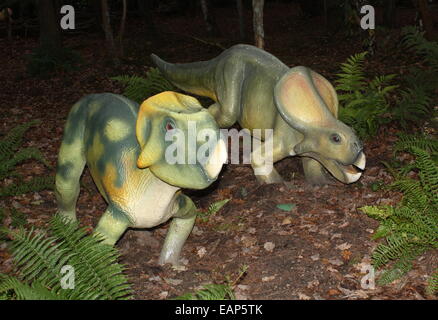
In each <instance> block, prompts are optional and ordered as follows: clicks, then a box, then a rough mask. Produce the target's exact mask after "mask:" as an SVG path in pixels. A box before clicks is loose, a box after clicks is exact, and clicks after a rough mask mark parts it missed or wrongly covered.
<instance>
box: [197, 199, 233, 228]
mask: <svg viewBox="0 0 438 320" xmlns="http://www.w3.org/2000/svg"><path fill="white" fill-rule="evenodd" d="M228 201H230V199H224V200H219V201H216V202H214V203H212V204H211V205H210V206H209V207H208V209H207V211H205V212H202V211H198V212H197V215H198V217H199V218H200V219H201V220H202V221H204V222H206V221H207V220H208V219H209V218H210V217H211V216H212V215H214V214H216V213H217V212H218V211H219V210H220V209H222V207H223V206H224V205H226V204H227V203H228Z"/></svg>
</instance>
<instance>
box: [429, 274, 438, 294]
mask: <svg viewBox="0 0 438 320" xmlns="http://www.w3.org/2000/svg"><path fill="white" fill-rule="evenodd" d="M435 292H438V269H436V270H435V272H434V274H433V275H432V276H431V277H430V278H429V281H428V286H427V293H428V294H430V295H433V294H434V293H435Z"/></svg>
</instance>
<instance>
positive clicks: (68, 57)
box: [26, 47, 82, 77]
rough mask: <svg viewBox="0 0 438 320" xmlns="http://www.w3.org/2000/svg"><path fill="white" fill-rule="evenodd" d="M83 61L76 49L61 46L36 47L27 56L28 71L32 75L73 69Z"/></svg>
mask: <svg viewBox="0 0 438 320" xmlns="http://www.w3.org/2000/svg"><path fill="white" fill-rule="evenodd" d="M81 61H82V58H81V57H80V56H79V55H78V54H77V53H76V52H74V51H72V50H70V49H67V48H59V49H56V50H51V51H48V50H47V49H45V48H41V47H38V48H36V49H35V50H34V51H33V52H32V53H31V54H30V55H29V56H28V57H27V66H26V67H27V72H28V73H29V74H30V75H31V76H43V77H44V76H47V75H48V74H50V73H51V72H53V71H56V70H61V71H67V72H69V71H73V70H74V69H75V68H76V67H77V66H78V65H79V64H80V63H81Z"/></svg>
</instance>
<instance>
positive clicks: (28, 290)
mask: <svg viewBox="0 0 438 320" xmlns="http://www.w3.org/2000/svg"><path fill="white" fill-rule="evenodd" d="M50 231H51V233H52V235H46V234H45V233H43V232H41V233H36V232H34V231H33V230H31V231H29V232H27V231H25V230H24V229H20V230H19V231H9V234H10V236H11V238H12V241H11V245H10V249H11V251H12V254H13V257H14V261H15V265H16V268H17V271H18V274H19V278H16V279H14V278H11V277H8V278H6V279H3V280H4V281H0V293H2V292H4V291H9V290H13V291H14V292H15V294H16V295H17V297H18V298H23V299H27V298H28V297H32V298H33V299H36V298H49V299H54V298H57V299H70V300H78V299H80V300H95V299H112V300H113V299H129V298H130V297H131V289H130V286H129V284H128V282H127V278H126V276H125V275H124V274H123V271H124V267H123V266H121V265H119V264H118V263H117V259H118V257H119V255H118V252H117V250H116V249H115V248H114V247H112V246H109V245H105V244H102V243H101V239H99V238H98V237H96V236H88V235H87V234H86V232H85V230H84V229H78V228H77V224H75V223H70V222H69V221H68V220H65V218H61V217H59V216H55V217H53V219H52V220H51V228H50ZM67 265H68V266H70V267H71V268H72V270H74V275H75V277H74V288H73V289H69V288H63V287H62V279H63V274H62V273H61V271H62V268H63V267H64V266H67ZM0 280H1V279H0ZM17 281H18V282H17Z"/></svg>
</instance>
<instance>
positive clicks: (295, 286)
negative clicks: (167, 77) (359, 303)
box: [0, 3, 438, 299]
mask: <svg viewBox="0 0 438 320" xmlns="http://www.w3.org/2000/svg"><path fill="white" fill-rule="evenodd" d="M246 15H247V20H248V26H247V27H248V30H249V23H250V20H251V19H250V18H251V17H250V13H249V12H247V13H246ZM216 16H217V22H218V25H219V29H220V30H221V33H222V35H221V36H220V37H215V38H212V37H206V35H205V31H204V30H205V27H204V25H203V23H202V19H201V18H200V17H199V16H198V17H196V19H195V18H193V17H190V16H176V15H174V16H172V15H160V16H155V18H154V23H155V25H156V28H157V30H159V32H158V33H157V35H155V36H152V35H151V34H150V30H149V26H150V22H148V21H143V20H140V19H131V20H130V22H129V24H128V26H127V27H128V30H127V32H126V34H127V38H126V50H125V51H126V52H125V53H126V59H125V60H124V61H123V64H122V66H120V67H119V68H113V67H111V66H110V65H109V64H108V63H107V62H106V59H105V52H104V50H103V47H104V44H103V40H102V38H101V36H100V35H99V34H82V35H72V36H69V37H66V38H65V44H66V45H67V46H68V47H70V48H72V49H74V50H76V51H77V52H79V53H80V55H81V56H82V58H83V61H84V62H83V64H82V65H81V66H80V67H79V68H78V69H77V70H75V71H72V72H69V73H64V72H57V73H55V74H54V75H53V76H52V77H50V78H47V79H39V78H33V77H30V76H28V75H27V74H26V69H25V58H24V57H25V55H26V54H29V53H30V52H31V51H32V49H34V48H35V47H36V45H37V41H36V39H22V38H16V39H14V40H13V41H11V42H8V41H7V40H6V39H0V54H1V57H3V58H2V61H3V62H4V63H3V64H2V72H1V73H0V118H1V122H0V123H1V127H0V132H1V133H2V134H6V133H7V132H8V131H9V130H10V129H11V128H13V127H14V126H16V125H18V124H21V123H24V122H28V121H30V120H32V119H40V120H41V121H42V125H40V126H38V127H32V128H31V129H30V130H29V131H28V133H27V134H26V138H27V140H26V143H25V146H34V147H37V148H39V149H40V150H41V151H42V152H43V154H44V156H45V157H46V158H47V159H48V161H49V163H50V164H51V165H52V167H51V168H47V167H45V166H44V165H43V164H40V163H37V162H26V163H24V164H23V165H21V166H20V167H19V171H20V173H22V174H23V175H25V176H33V175H54V172H55V166H56V159H57V153H58V150H59V146H60V143H61V139H62V132H63V127H64V124H65V121H66V117H67V114H68V112H69V109H70V108H71V106H72V105H73V104H74V103H75V102H76V101H77V100H79V99H80V98H81V97H83V96H84V95H86V94H90V93H97V92H114V93H121V92H122V91H123V88H121V87H120V85H119V84H118V83H116V82H115V81H112V80H110V77H112V76H116V75H122V74H136V75H140V76H142V75H144V74H145V73H146V71H147V70H148V69H149V67H150V66H152V63H151V61H150V60H149V55H150V54H151V53H152V52H154V53H156V54H158V55H159V56H161V57H163V58H164V59H166V60H168V61H172V62H189V61H197V60H208V59H210V58H213V57H215V56H216V55H218V54H219V53H220V52H221V51H222V49H221V48H220V47H219V46H217V45H216V44H220V46H223V47H229V46H231V45H233V44H236V43H239V42H240V41H239V39H238V35H237V34H236V32H235V30H237V17H236V15H235V13H234V11H232V9H230V8H224V9H218V10H217V12H216ZM407 17H408V18H410V16H409V13H407ZM265 28H266V30H265V33H266V50H267V51H269V52H271V53H272V54H274V55H276V56H277V57H278V58H280V59H281V60H282V61H283V62H285V63H286V64H287V65H290V66H295V65H306V66H308V67H310V68H312V69H314V70H316V71H317V72H319V73H321V74H323V75H324V76H326V77H327V78H328V79H330V80H333V79H334V76H335V74H336V73H337V72H339V66H340V63H341V62H344V61H345V60H346V58H347V57H349V56H350V55H351V54H355V53H358V52H362V51H364V50H363V48H362V46H361V40H360V39H358V38H350V39H346V38H345V37H344V35H343V32H342V30H339V32H337V33H336V34H335V35H333V32H331V33H327V32H326V31H325V28H324V24H323V20H322V19H321V18H312V19H303V18H302V17H300V16H299V14H298V13H297V11H296V10H295V8H294V7H292V6H288V5H285V4H280V3H276V4H270V5H268V6H267V8H266V12H265ZM332 31H333V30H332ZM189 35H190V36H189ZM384 35H385V37H384V36H381V37H380V36H379V37H378V43H379V44H381V45H379V47H378V49H377V54H376V55H375V56H374V57H373V58H372V59H370V60H369V61H368V62H367V71H368V72H370V73H371V74H389V73H397V74H403V72H404V70H406V69H407V68H408V66H409V65H412V64H414V63H415V61H411V60H410V59H412V58H411V57H410V55H409V54H408V53H405V52H402V51H400V49H399V48H397V39H398V32H397V31H387V32H385V33H384ZM199 39H202V40H203V41H204V42H202V41H200V40H199ZM205 41H207V42H209V43H205ZM247 43H251V41H250V40H249V41H247ZM397 132H398V130H397V126H396V125H394V124H393V125H389V126H386V127H384V128H382V129H381V130H380V131H379V134H378V136H377V137H375V138H373V139H371V140H369V141H365V153H366V156H367V168H366V170H365V172H364V174H363V177H362V178H361V180H360V181H359V182H358V183H355V184H352V185H342V184H340V183H336V184H333V185H329V186H324V187H319V186H311V185H309V184H307V183H306V182H305V180H304V176H303V172H302V168H301V165H300V164H301V161H300V160H299V159H298V158H292V157H291V158H287V159H284V160H283V161H281V162H279V163H277V164H276V168H277V169H278V171H279V172H280V174H281V175H282V176H284V177H285V178H286V180H288V181H291V183H292V186H289V187H287V186H286V185H284V184H272V185H258V184H257V182H256V179H255V177H254V175H253V172H252V169H251V167H250V166H249V165H228V166H226V167H225V168H224V169H223V171H222V173H221V174H220V178H219V179H218V181H217V182H216V183H214V184H213V185H212V186H211V187H209V188H208V189H207V190H203V191H201V192H192V191H188V193H187V194H189V195H190V196H191V197H192V198H193V199H194V201H195V203H196V205H197V206H198V208H199V209H200V210H206V209H207V208H208V207H209V205H210V204H212V203H214V202H215V201H218V200H223V199H230V201H229V202H228V203H227V204H226V205H225V206H224V207H223V208H222V209H221V210H220V211H219V212H218V213H216V214H215V215H213V216H211V217H210V218H209V219H208V221H205V222H203V221H201V220H200V219H198V221H197V223H196V225H195V228H194V230H193V232H192V233H191V235H190V237H189V238H188V240H187V242H186V244H185V246H184V249H183V254H182V258H183V260H182V261H183V267H182V268H179V269H178V270H176V269H173V268H172V267H171V266H167V265H166V266H159V265H158V264H157V260H158V256H159V252H160V247H161V245H162V243H163V240H164V237H165V235H166V232H167V229H168V226H169V223H165V224H163V225H160V226H158V227H156V228H154V229H149V230H128V231H127V232H126V233H125V235H124V236H123V237H122V238H121V240H120V241H119V243H118V244H117V247H118V248H119V249H120V251H121V254H122V257H121V262H122V263H124V264H125V265H126V267H127V274H128V276H129V279H130V281H131V282H132V284H133V288H134V290H135V297H136V298H138V299H168V298H172V297H176V296H178V295H181V294H183V293H187V292H193V291H194V290H195V289H198V288H200V287H201V286H202V285H203V284H209V283H224V282H225V281H226V279H227V278H230V279H235V278H236V277H237V275H238V273H239V270H240V268H241V267H242V266H246V267H247V271H246V273H245V274H244V276H243V277H242V278H241V279H239V281H238V284H237V286H236V288H235V293H236V296H237V298H239V299H431V298H433V297H428V296H427V295H426V293H425V287H426V283H427V278H428V275H430V274H431V273H432V272H433V270H434V268H436V266H437V261H438V255H437V253H436V252H428V253H426V254H424V255H422V256H421V257H419V258H418V259H417V260H416V261H415V263H414V268H413V270H412V271H411V272H409V273H408V274H407V275H406V276H405V277H403V278H402V279H400V280H397V281H396V282H394V283H393V284H391V285H387V286H384V287H380V286H376V287H375V288H374V289H371V288H369V289H367V287H366V286H365V287H364V286H362V285H361V283H362V282H363V281H364V279H366V278H364V277H365V276H366V272H365V271H364V270H365V269H366V267H367V266H369V264H370V261H371V260H370V256H371V253H372V251H373V249H374V248H375V247H376V246H377V244H378V241H375V240H373V239H372V236H373V233H374V232H375V229H376V227H377V226H378V223H377V222H376V221H375V220H373V219H371V218H368V217H367V216H366V215H365V214H363V213H362V212H360V211H359V210H358V208H360V207H362V206H365V205H378V204H389V205H395V204H397V203H398V202H399V201H400V198H401V194H399V193H397V192H393V191H388V190H385V189H379V190H377V191H372V189H371V185H373V183H376V182H381V183H383V184H385V185H387V184H389V183H390V182H391V181H392V178H391V175H390V174H389V173H388V172H387V171H386V170H385V167H384V166H383V165H382V163H381V161H382V160H389V159H391V157H392V145H393V143H394V142H395V141H396V140H397V136H396V133H397ZM82 180H83V184H84V186H85V188H82V191H81V194H80V197H79V200H78V206H77V208H78V219H79V220H80V222H81V225H84V226H90V230H91V228H92V226H95V225H96V223H97V221H98V219H99V217H100V215H101V214H102V213H103V211H104V210H105V208H106V204H105V201H104V200H103V198H102V197H101V196H100V194H99V193H98V191H97V189H96V187H95V186H94V183H93V181H92V179H91V176H90V174H89V172H88V170H87V169H86V170H85V171H84V174H83V179H82ZM279 204H291V205H293V206H292V207H293V209H292V210H291V211H283V210H281V209H279V208H278V207H277V205H279ZM0 205H1V206H2V207H6V208H11V207H14V208H17V209H19V210H21V211H22V212H24V213H26V214H27V223H28V225H33V226H36V227H37V228H38V227H42V226H44V225H46V224H47V222H48V220H49V218H50V217H51V216H52V215H53V214H54V213H55V211H56V201H55V196H54V193H53V192H52V191H41V192H35V193H30V194H25V195H21V196H16V197H10V198H6V199H0ZM12 267H13V262H12V260H11V256H10V255H9V253H8V251H7V250H6V249H5V247H4V246H0V272H11V270H12ZM364 268H365V269H364Z"/></svg>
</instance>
